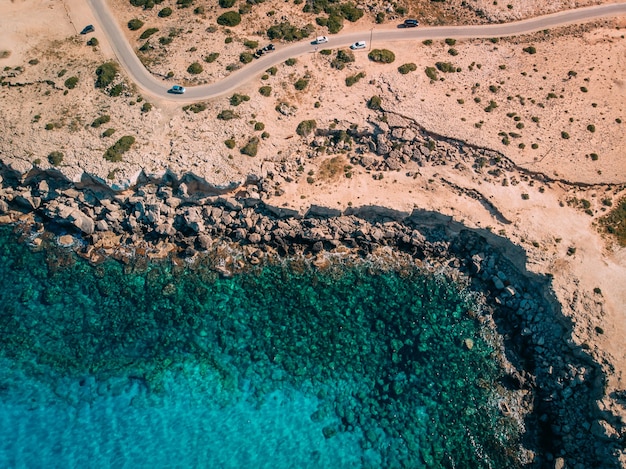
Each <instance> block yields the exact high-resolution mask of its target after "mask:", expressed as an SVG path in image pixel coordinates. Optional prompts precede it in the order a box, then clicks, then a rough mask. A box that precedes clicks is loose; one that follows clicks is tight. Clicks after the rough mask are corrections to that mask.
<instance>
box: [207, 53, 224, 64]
mask: <svg viewBox="0 0 626 469" xmlns="http://www.w3.org/2000/svg"><path fill="white" fill-rule="evenodd" d="M219 56H220V53H219V52H211V53H210V54H209V55H207V56H206V57H205V58H204V61H205V62H206V63H209V64H212V63H213V62H215V61H216V60H217V58H218V57H219Z"/></svg>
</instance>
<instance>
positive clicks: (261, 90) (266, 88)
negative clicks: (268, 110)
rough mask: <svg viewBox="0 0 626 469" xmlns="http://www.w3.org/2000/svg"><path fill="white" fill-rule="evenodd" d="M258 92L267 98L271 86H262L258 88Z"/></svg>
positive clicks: (270, 92)
mask: <svg viewBox="0 0 626 469" xmlns="http://www.w3.org/2000/svg"><path fill="white" fill-rule="evenodd" d="M259 93H260V94H261V96H265V97H266V98H267V97H268V96H270V95H271V94H272V87H271V86H262V87H261V88H259Z"/></svg>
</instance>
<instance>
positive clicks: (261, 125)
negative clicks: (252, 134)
mask: <svg viewBox="0 0 626 469" xmlns="http://www.w3.org/2000/svg"><path fill="white" fill-rule="evenodd" d="M254 130H256V131H257V132H261V131H262V130H265V124H264V123H263V122H255V123H254Z"/></svg>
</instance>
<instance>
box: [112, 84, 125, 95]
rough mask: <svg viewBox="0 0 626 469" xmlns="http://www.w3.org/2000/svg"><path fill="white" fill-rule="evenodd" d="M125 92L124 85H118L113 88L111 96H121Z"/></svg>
mask: <svg viewBox="0 0 626 469" xmlns="http://www.w3.org/2000/svg"><path fill="white" fill-rule="evenodd" d="M123 91H124V85H123V84H122V83H117V84H115V85H113V86H112V87H111V89H110V90H109V96H113V97H116V96H120V95H121V94H122V92H123Z"/></svg>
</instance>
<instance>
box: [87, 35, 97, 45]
mask: <svg viewBox="0 0 626 469" xmlns="http://www.w3.org/2000/svg"><path fill="white" fill-rule="evenodd" d="M98 44H100V42H99V41H98V38H97V37H92V38H91V39H89V40H88V41H87V45H88V46H91V47H97V46H98Z"/></svg>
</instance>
